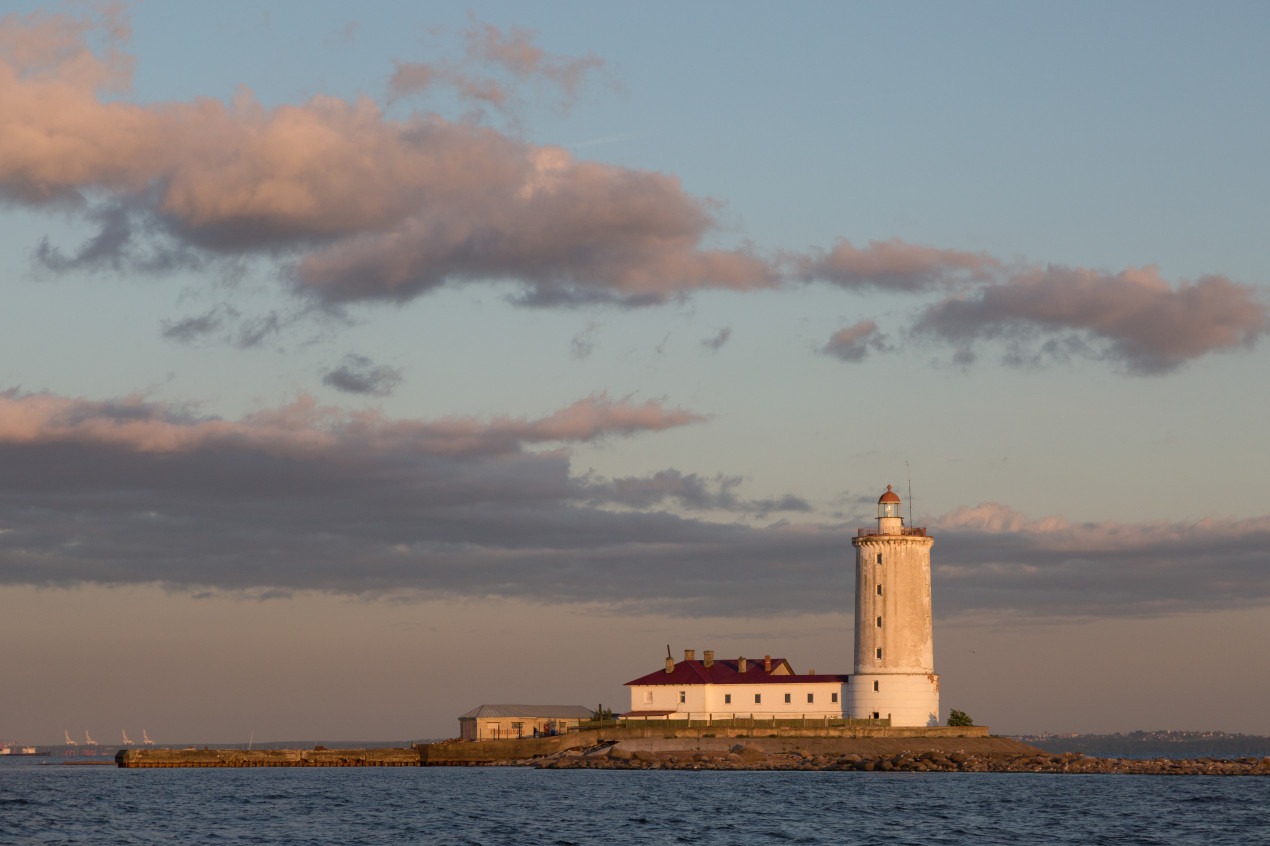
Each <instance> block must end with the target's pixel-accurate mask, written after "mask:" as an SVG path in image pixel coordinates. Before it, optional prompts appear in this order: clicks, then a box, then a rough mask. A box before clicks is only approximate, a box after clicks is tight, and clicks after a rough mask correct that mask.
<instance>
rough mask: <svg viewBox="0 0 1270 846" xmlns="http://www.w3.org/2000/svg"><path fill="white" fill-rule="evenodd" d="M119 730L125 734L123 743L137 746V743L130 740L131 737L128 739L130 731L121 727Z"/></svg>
mask: <svg viewBox="0 0 1270 846" xmlns="http://www.w3.org/2000/svg"><path fill="white" fill-rule="evenodd" d="M119 732H120V733H121V734H122V735H123V745H124V746H136V745H137V744H135V743H133V742H132V741H131V740H129V739H128V732H126V731H124V730H123V729H119Z"/></svg>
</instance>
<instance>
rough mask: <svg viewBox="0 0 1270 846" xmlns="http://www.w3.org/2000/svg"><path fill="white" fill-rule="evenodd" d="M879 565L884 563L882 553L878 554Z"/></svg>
mask: <svg viewBox="0 0 1270 846" xmlns="http://www.w3.org/2000/svg"><path fill="white" fill-rule="evenodd" d="M878 563H879V564H881V563H882V553H880V552H879V553H878Z"/></svg>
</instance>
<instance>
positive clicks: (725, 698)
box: [723, 693, 732, 705]
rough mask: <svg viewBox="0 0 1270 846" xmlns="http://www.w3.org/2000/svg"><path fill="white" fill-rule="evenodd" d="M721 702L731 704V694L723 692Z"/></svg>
mask: <svg viewBox="0 0 1270 846" xmlns="http://www.w3.org/2000/svg"><path fill="white" fill-rule="evenodd" d="M723 704H724V705H731V704H732V694H730V693H725V694H723Z"/></svg>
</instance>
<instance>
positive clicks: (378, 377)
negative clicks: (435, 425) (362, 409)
mask: <svg viewBox="0 0 1270 846" xmlns="http://www.w3.org/2000/svg"><path fill="white" fill-rule="evenodd" d="M322 384H323V385H327V386H329V387H332V388H334V389H335V390H337V391H343V392H344V393H348V394H370V395H371V396H376V397H386V396H388V395H390V394H391V393H392V392H393V391H395V390H396V389H397V386H398V385H400V384H401V369H400V368H397V367H389V366H388V365H386V364H378V365H377V364H375V362H373V361H371V360H370V359H369V358H367V357H366V356H364V355H356V354H353V353H349V354H348V355H346V356H344V360H343V361H342V362H340V365H339V367H336V368H333V369H331V370H329V371H327V372H326V374H325V375H324V376H323V377H322Z"/></svg>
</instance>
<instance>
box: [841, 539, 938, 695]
mask: <svg viewBox="0 0 1270 846" xmlns="http://www.w3.org/2000/svg"><path fill="white" fill-rule="evenodd" d="M934 543H935V541H934V540H933V539H931V538H928V537H920V536H912V535H869V536H868V537H863V538H855V539H854V540H853V541H852V544H853V545H854V546H855V548H856V620H855V672H856V673H857V674H859V673H887V672H890V673H921V674H923V675H925V674H927V673H933V672H934V671H935V649H934V638H933V633H932V631H931V608H930V548H931V546H932V545H933V544H934ZM879 556H880V557H881V563H880V564H879V563H878V558H879ZM879 649H881V650H882V653H881V657H878V650H879Z"/></svg>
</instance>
